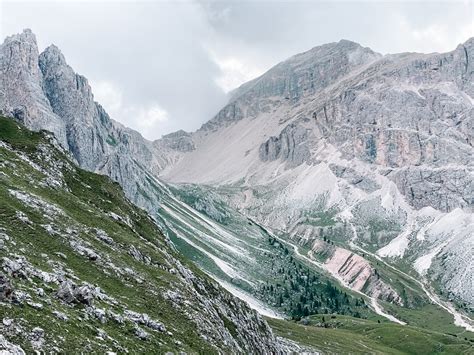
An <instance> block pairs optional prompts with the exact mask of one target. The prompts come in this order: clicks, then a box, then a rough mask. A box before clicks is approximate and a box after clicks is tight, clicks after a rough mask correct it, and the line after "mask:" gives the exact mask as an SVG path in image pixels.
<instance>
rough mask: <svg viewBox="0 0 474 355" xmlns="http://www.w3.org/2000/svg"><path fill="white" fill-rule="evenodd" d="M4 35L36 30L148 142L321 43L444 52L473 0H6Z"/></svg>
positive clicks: (461, 37)
mask: <svg viewBox="0 0 474 355" xmlns="http://www.w3.org/2000/svg"><path fill="white" fill-rule="evenodd" d="M0 17H1V18H0V33H1V34H2V35H3V36H6V35H10V34H12V33H18V32H20V31H21V30H22V29H23V28H31V29H32V30H33V31H34V32H35V33H36V35H37V38H38V41H39V46H40V47H41V48H44V47H46V46H47V45H49V44H50V43H55V44H56V45H58V47H59V48H61V50H62V51H63V53H64V55H65V56H66V59H67V61H68V63H69V64H70V65H71V66H72V67H73V68H74V69H75V70H76V71H77V72H79V73H81V74H83V75H85V76H86V77H87V78H88V79H89V80H90V82H91V83H92V87H93V92H94V94H95V98H96V100H97V101H99V102H100V103H101V104H102V105H103V106H104V107H105V108H106V110H107V111H108V112H109V114H110V115H111V117H112V118H114V119H116V120H118V121H120V122H122V123H123V124H125V125H127V126H129V127H132V128H134V129H137V130H139V131H140V132H141V133H142V134H144V135H145V136H146V137H148V138H150V139H152V138H153V139H156V138H159V137H160V136H161V135H162V134H166V133H169V132H171V131H175V130H178V129H185V130H188V131H189V130H195V129H197V128H199V126H200V125H201V124H203V123H204V122H206V121H207V120H209V119H211V118H212V117H213V116H214V115H215V114H216V113H217V112H218V110H219V109H220V108H221V107H222V106H223V105H224V104H225V102H226V101H227V92H229V91H230V90H232V89H234V88H235V87H236V86H238V85H240V84H241V83H243V82H245V81H247V80H250V79H252V78H254V77H256V76H258V75H260V74H261V73H263V72H264V71H266V70H268V69H269V68H270V67H271V66H273V65H275V64H277V63H278V62H279V61H282V60H284V59H286V58H288V57H290V56H292V55H294V54H296V53H299V52H303V51H306V50H308V49H310V48H312V47H314V46H317V45H320V44H323V43H327V42H335V41H339V40H340V39H341V38H346V39H351V40H354V41H356V42H359V43H361V44H362V45H364V46H369V47H371V48H372V49H374V50H375V51H378V52H381V53H396V52H404V51H421V52H433V51H447V50H451V49H454V48H455V47H456V45H457V44H458V43H460V42H464V41H465V40H466V39H467V38H468V37H470V36H473V34H474V29H473V26H474V15H473V2H472V1H463V2H454V1H450V2H428V1H421V2H412V1H410V2H407V1H399V2H397V1H393V2H379V1H344V2H343V1H331V2H329V1H327V2H325V1H311V2H308V1H292V2H284V1H281V2H280V1H241V2H235V1H225V0H221V1H212V2H209V1H198V0H187V1H180V2H171V1H151V0H141V1H138V2H136V1H114V0H108V1H100V2H97V1H91V0H88V1H73V0H68V1H65V0H56V1H53V2H51V1H40V0H36V1H33V2H32V1H29V2H24V1H18V0H15V1H11V0H0Z"/></svg>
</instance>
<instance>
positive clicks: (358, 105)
mask: <svg viewBox="0 0 474 355" xmlns="http://www.w3.org/2000/svg"><path fill="white" fill-rule="evenodd" d="M473 55H474V39H470V40H468V41H467V42H465V43H464V44H461V45H459V46H458V47H457V48H456V49H455V50H454V51H452V52H448V53H443V54H418V53H404V54H397V55H388V56H384V57H381V56H379V55H377V54H375V53H373V52H372V51H370V50H369V49H366V48H362V47H360V46H359V45H357V44H355V43H352V42H348V41H341V42H339V43H334V44H329V45H324V46H321V47H317V48H315V49H313V50H311V51H309V52H307V53H304V54H301V55H298V56H295V57H292V58H290V59H288V60H287V61H285V62H283V63H280V64H278V65H277V66H276V67H274V68H272V69H271V70H269V71H268V72H267V73H265V74H264V75H262V76H261V77H260V78H258V79H255V80H253V81H251V82H250V83H247V84H244V85H243V86H242V87H241V88H239V89H238V90H236V92H235V93H234V95H233V97H232V99H231V101H230V102H229V104H228V105H227V106H226V107H224V108H223V109H222V110H221V111H220V112H219V114H218V115H217V116H216V117H215V118H214V119H212V120H211V121H209V122H208V123H207V124H205V125H203V127H202V128H201V129H200V130H198V131H197V132H195V133H193V134H191V136H190V138H189V139H190V140H191V142H192V144H193V147H194V148H193V150H190V151H188V152H184V153H181V154H180V157H179V158H178V159H176V160H175V161H176V163H175V164H172V165H169V166H167V167H166V168H165V170H164V171H163V172H162V173H161V174H160V177H161V178H162V179H164V180H165V181H169V182H173V183H194V184H207V185H212V186H214V187H216V189H217V191H219V189H220V188H221V187H223V186H232V188H233V192H234V194H233V195H232V196H228V195H226V198H227V199H228V201H230V203H231V204H232V205H233V206H234V207H236V208H237V209H239V210H240V211H241V212H243V213H244V214H245V215H247V216H250V217H252V218H253V219H255V220H256V221H258V222H260V223H262V224H264V225H265V226H269V227H270V226H271V227H272V228H275V229H278V230H280V231H282V232H283V233H284V234H289V235H290V238H291V239H293V240H294V241H295V242H297V243H300V244H304V245H307V246H308V247H309V248H312V247H313V243H315V244H314V245H315V246H316V245H317V243H319V240H320V239H322V237H323V235H325V236H326V238H331V239H332V238H339V239H341V241H342V242H344V244H345V246H346V247H347V248H352V247H351V245H352V244H355V245H356V246H358V247H362V248H364V249H366V250H369V251H372V252H377V253H378V254H379V255H381V256H383V257H388V258H393V260H392V262H394V263H399V262H401V263H404V262H405V261H409V263H411V268H412V270H416V271H418V272H419V273H420V274H421V275H422V276H428V277H429V279H430V280H434V281H435V282H436V284H437V286H438V287H440V288H442V291H443V292H445V293H448V294H449V297H450V298H451V299H455V300H457V301H459V302H460V303H464V302H466V303H468V304H469V305H470V307H472V306H473V305H474V303H473V302H474V298H473V297H474V294H473V293H472V290H473V289H474V284H473V282H474V279H473V278H472V274H473V269H472V268H473V264H472V261H471V258H470V255H472V253H473V252H474V250H473V242H474V241H473V235H474V219H473V214H472V212H473V206H474V205H473V204H474V196H473V194H472V193H473V191H474V185H473V184H474V172H473V159H472V156H473V155H474V148H473V140H472V139H473V132H474V129H473V127H474V105H473V102H474V101H473V97H474V88H473V82H474V80H473V73H474V69H473V64H472V61H470V60H469V59H470V58H471V57H472V56H473ZM341 58H342V59H341ZM354 58H357V60H355V61H354ZM333 64H334V65H333ZM335 64H337V65H335ZM321 214H330V215H333V216H334V219H333V220H334V223H333V226H332V227H331V230H329V229H330V228H328V226H327V225H325V223H321V222H320V217H319V215H321ZM344 223H345V224H349V225H351V226H353V227H354V229H353V231H350V230H349V229H345V230H344V229H343V228H342V227H343V225H344ZM459 226H461V228H459ZM352 249H353V248H352ZM402 257H403V258H404V260H401V258H402Z"/></svg>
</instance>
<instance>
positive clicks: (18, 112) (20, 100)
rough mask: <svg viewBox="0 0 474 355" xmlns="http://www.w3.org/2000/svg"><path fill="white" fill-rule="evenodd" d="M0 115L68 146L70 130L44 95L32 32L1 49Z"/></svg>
mask: <svg viewBox="0 0 474 355" xmlns="http://www.w3.org/2000/svg"><path fill="white" fill-rule="evenodd" d="M0 73H1V75H0V111H1V112H3V113H4V114H5V115H8V116H12V117H15V118H16V119H17V120H18V121H20V122H22V123H24V124H25V125H26V126H28V127H29V128H31V129H33V130H40V129H46V130H49V131H51V132H53V133H54V134H55V135H56V138H57V139H58V141H59V142H60V143H61V144H62V145H63V146H64V147H66V146H67V143H66V132H65V131H66V128H65V125H64V122H62V120H61V119H60V118H59V117H58V116H57V115H55V114H54V112H53V110H52V108H51V105H50V103H49V100H48V98H47V97H46V96H45V94H44V92H43V89H42V87H43V76H42V73H41V70H40V68H39V64H38V45H37V43H36V37H35V35H34V34H33V33H32V32H31V30H29V29H26V30H24V31H23V32H22V33H20V34H16V35H13V36H10V37H7V39H6V40H5V42H4V43H3V44H2V45H1V46H0Z"/></svg>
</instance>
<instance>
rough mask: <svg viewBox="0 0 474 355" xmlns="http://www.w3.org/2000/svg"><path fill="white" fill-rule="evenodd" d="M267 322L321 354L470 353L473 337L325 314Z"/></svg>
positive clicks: (277, 330) (295, 340)
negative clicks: (301, 318)
mask: <svg viewBox="0 0 474 355" xmlns="http://www.w3.org/2000/svg"><path fill="white" fill-rule="evenodd" d="M267 322H268V323H269V324H270V326H271V327H272V328H273V331H274V332H275V333H276V335H278V336H280V337H284V338H287V339H290V340H292V341H294V342H296V343H298V344H299V345H301V346H305V347H309V348H312V349H314V351H317V352H320V353H323V354H369V353H370V354H417V355H421V354H435V353H436V354H474V339H468V338H467V337H466V338H464V337H462V336H461V335H454V334H443V333H438V332H433V331H429V330H426V329H421V328H418V327H413V326H402V325H399V324H395V323H393V322H385V321H384V322H381V323H379V322H377V321H372V320H367V319H359V318H353V317H349V316H340V315H337V316H334V315H333V316H331V315H328V314H322V315H314V316H311V317H309V318H307V319H304V320H302V321H300V322H294V321H287V320H281V319H271V318H267Z"/></svg>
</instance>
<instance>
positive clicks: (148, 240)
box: [0, 117, 286, 353]
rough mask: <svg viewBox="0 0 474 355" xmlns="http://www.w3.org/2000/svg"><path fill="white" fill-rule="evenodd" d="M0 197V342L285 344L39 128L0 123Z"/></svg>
mask: <svg viewBox="0 0 474 355" xmlns="http://www.w3.org/2000/svg"><path fill="white" fill-rule="evenodd" d="M0 196H1V201H2V203H1V205H0V216H1V218H0V258H1V267H2V271H1V272H0V302H1V304H0V307H1V308H2V318H3V323H2V324H1V325H0V329H1V335H0V349H2V347H4V348H6V350H10V351H13V353H24V352H22V350H20V348H19V346H21V348H22V349H23V350H24V351H26V352H32V351H41V352H70V351H77V349H84V351H87V352H107V351H113V352H133V353H136V352H155V351H156V349H160V352H163V353H164V352H166V351H174V352H179V351H185V352H205V353H217V352H222V351H225V352H231V353H249V352H252V353H279V352H281V351H283V349H286V348H284V347H283V346H282V344H280V343H279V342H278V341H277V340H276V338H275V337H274V336H273V334H272V332H271V330H270V328H269V327H268V325H267V324H266V323H265V322H264V321H263V320H262V319H261V318H260V316H258V315H257V313H256V312H255V311H252V310H251V309H250V308H249V307H248V306H247V305H246V304H245V303H244V302H242V301H240V300H238V299H236V298H234V297H233V296H232V295H231V294H229V293H228V292H227V291H225V290H224V289H222V288H221V287H219V286H218V284H217V283H216V282H215V281H212V280H211V279H210V278H209V277H208V276H206V275H205V274H204V273H203V272H201V271H200V270H198V269H196V267H195V266H194V265H193V264H192V263H189V262H188V261H186V260H184V259H183V258H182V256H180V255H179V254H178V253H177V252H176V250H175V248H174V247H173V245H172V244H171V242H170V241H169V240H168V239H167V238H165V237H164V236H163V234H162V233H161V232H160V231H159V229H158V227H157V225H156V223H155V222H154V220H153V219H152V218H151V217H150V216H149V215H147V213H146V212H144V211H143V210H141V209H139V208H137V207H135V206H134V205H133V204H132V203H130V202H129V200H127V199H126V198H125V196H124V194H123V192H122V190H121V189H120V187H119V186H118V185H117V184H116V183H113V182H112V181H111V180H110V179H109V178H107V177H105V176H102V175H96V174H94V173H90V172H87V171H85V170H82V169H80V168H78V167H77V166H76V165H75V164H74V163H73V162H72V161H71V160H70V159H69V158H68V156H67V153H66V152H65V151H64V150H62V149H60V147H59V145H58V144H57V141H56V139H55V138H54V137H53V136H52V135H51V134H50V133H44V131H43V132H41V133H32V132H31V131H28V130H27V129H25V128H23V127H21V126H19V125H18V124H16V123H15V122H14V121H13V120H11V119H6V118H3V117H1V118H0ZM10 342H11V343H10ZM5 344H6V345H7V346H6V345H5ZM8 344H9V345H8ZM14 344H15V345H14ZM4 350H5V349H4Z"/></svg>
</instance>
